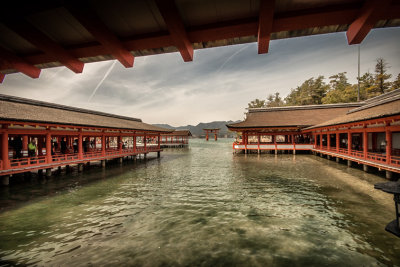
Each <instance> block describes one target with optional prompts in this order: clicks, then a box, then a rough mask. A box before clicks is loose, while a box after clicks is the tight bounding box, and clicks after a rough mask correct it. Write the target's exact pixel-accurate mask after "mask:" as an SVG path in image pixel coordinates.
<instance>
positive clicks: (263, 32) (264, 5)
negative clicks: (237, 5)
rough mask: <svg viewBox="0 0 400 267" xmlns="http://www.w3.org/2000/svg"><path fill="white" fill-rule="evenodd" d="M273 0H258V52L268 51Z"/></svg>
mask: <svg viewBox="0 0 400 267" xmlns="http://www.w3.org/2000/svg"><path fill="white" fill-rule="evenodd" d="M274 7H275V0H261V1H260V15H259V18H258V53H259V54H264V53H268V47H269V41H270V39H271V32H272V22H273V20H274Z"/></svg>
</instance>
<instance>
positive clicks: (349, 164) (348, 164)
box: [347, 159, 351, 167]
mask: <svg viewBox="0 0 400 267" xmlns="http://www.w3.org/2000/svg"><path fill="white" fill-rule="evenodd" d="M347 166H348V167H351V160H349V159H348V160H347Z"/></svg>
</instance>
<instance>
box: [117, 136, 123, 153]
mask: <svg viewBox="0 0 400 267" xmlns="http://www.w3.org/2000/svg"><path fill="white" fill-rule="evenodd" d="M118 150H119V153H122V136H121V135H119V136H118Z"/></svg>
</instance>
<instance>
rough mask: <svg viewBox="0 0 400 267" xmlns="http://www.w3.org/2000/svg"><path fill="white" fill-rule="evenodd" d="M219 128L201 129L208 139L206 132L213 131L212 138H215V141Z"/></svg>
mask: <svg viewBox="0 0 400 267" xmlns="http://www.w3.org/2000/svg"><path fill="white" fill-rule="evenodd" d="M219 130H220V129H219V128H213V129H203V131H205V132H206V140H207V141H208V134H209V133H211V134H212V133H214V139H215V141H217V140H218V132H219Z"/></svg>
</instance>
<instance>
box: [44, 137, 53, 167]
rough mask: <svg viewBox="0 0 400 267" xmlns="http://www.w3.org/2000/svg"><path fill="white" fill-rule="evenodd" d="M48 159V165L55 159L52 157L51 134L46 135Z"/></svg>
mask: <svg viewBox="0 0 400 267" xmlns="http://www.w3.org/2000/svg"><path fill="white" fill-rule="evenodd" d="M46 159H47V163H51V162H52V161H53V158H52V156H51V134H50V132H47V133H46Z"/></svg>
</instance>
